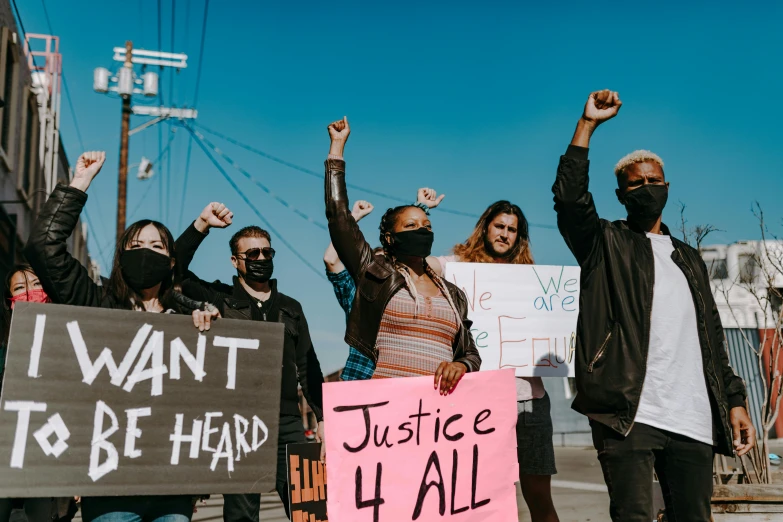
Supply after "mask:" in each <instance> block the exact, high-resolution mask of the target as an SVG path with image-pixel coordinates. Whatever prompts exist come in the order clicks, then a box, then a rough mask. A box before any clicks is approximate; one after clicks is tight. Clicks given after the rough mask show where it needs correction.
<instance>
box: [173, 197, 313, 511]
mask: <svg viewBox="0 0 783 522" xmlns="http://www.w3.org/2000/svg"><path fill="white" fill-rule="evenodd" d="M232 218H233V214H232V213H231V212H230V211H229V210H228V209H227V208H226V207H225V205H223V204H222V203H210V204H209V205H207V207H206V208H204V210H203V211H202V212H201V215H200V216H199V217H198V219H197V220H196V221H195V222H194V223H193V224H192V225H191V226H189V227H188V228H187V230H185V232H183V233H182V235H181V236H180V237H179V239H177V243H176V256H177V260H176V261H177V266H179V267H180V270H182V291H183V293H184V294H185V295H186V296H188V297H190V298H191V299H196V300H198V301H202V302H208V303H213V304H214V305H215V306H216V307H217V309H218V311H219V312H220V316H221V317H225V318H228V319H243V320H249V321H273V322H280V323H284V324H285V345H284V350H283V368H282V372H283V375H282V383H281V387H282V389H281V396H280V431H279V435H278V453H277V483H276V489H277V493H278V495H280V499H281V500H282V501H283V505H284V506H285V509H286V513H287V514H288V482H287V480H286V477H287V473H286V449H285V448H286V445H287V444H294V443H299V442H305V436H304V426H303V425H302V416H301V413H300V411H299V394H298V387H299V386H301V388H302V394H303V395H304V397H305V399H306V400H307V403H308V404H309V405H310V408H311V409H312V410H313V413H315V416H316V419H317V420H318V429H317V432H316V439H317V440H318V441H319V442H321V441H323V433H324V431H323V430H324V426H323V411H322V407H323V406H322V404H323V403H322V392H321V385H322V384H323V382H324V378H323V374H322V373H321V366H320V364H319V362H318V358H317V357H316V354H315V350H314V348H313V345H312V341H311V339H310V332H309V330H308V328H307V320H306V319H305V315H304V312H303V311H302V306H301V305H300V304H299V302H298V301H296V300H295V299H292V298H290V297H288V296H287V295H285V294H283V293H280V292H279V291H278V289H277V280H276V279H272V273H273V271H274V257H275V250H274V249H273V248H272V244H271V238H270V236H269V233H268V232H267V231H266V230H263V229H262V228H259V227H257V226H249V227H245V228H243V229H241V230H239V231H238V232H237V233H236V234H234V235H233V236H232V237H231V240H230V241H229V246H230V248H231V263H232V265H233V266H234V268H235V269H236V271H237V275H236V276H234V278H233V284H231V285H228V284H224V283H221V282H220V281H215V282H214V283H208V282H206V281H204V280H202V279H200V278H198V277H197V276H196V275H195V274H193V273H192V272H190V271H189V270H188V266H189V265H190V262H191V260H192V259H193V256H194V255H195V253H196V250H197V249H198V247H199V245H200V244H201V242H202V241H203V240H204V238H206V236H207V234H208V233H209V229H210V228H225V227H227V226H229V225H230V224H231V221H232ZM214 316H215V317H217V312H215V314H214ZM194 321H197V322H196V327H198V328H199V329H200V330H202V331H203V330H208V329H209V327H210V324H209V323H210V320H209V318H206V319H203V318H201V319H195V320H194ZM323 448H324V445H323V444H322V446H321V459H322V460H323V458H324V450H323ZM223 498H224V504H223V519H224V520H226V521H228V522H258V519H259V510H260V503H261V499H260V495H259V494H257V493H256V494H247V495H223Z"/></svg>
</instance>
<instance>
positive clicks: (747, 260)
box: [739, 254, 759, 284]
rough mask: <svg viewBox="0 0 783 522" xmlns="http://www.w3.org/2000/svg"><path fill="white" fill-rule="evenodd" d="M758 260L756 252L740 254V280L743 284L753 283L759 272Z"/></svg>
mask: <svg viewBox="0 0 783 522" xmlns="http://www.w3.org/2000/svg"><path fill="white" fill-rule="evenodd" d="M758 266H759V264H758V260H757V259H756V256H755V255H754V254H740V255H739V280H740V283H743V284H752V283H753V282H754V281H755V280H756V273H757V272H758Z"/></svg>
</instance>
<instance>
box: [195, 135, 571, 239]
mask: <svg viewBox="0 0 783 522" xmlns="http://www.w3.org/2000/svg"><path fill="white" fill-rule="evenodd" d="M194 123H195V125H197V126H198V127H199V128H200V129H202V130H203V131H204V132H207V133H209V134H212V135H213V136H217V137H218V138H222V139H224V140H226V141H228V142H229V143H233V144H234V145H236V146H238V147H241V148H243V149H245V150H247V151H249V152H252V153H254V154H258V155H259V156H262V157H264V158H266V159H268V160H271V161H274V162H275V163H279V164H280V165H284V166H286V167H289V168H291V169H293V170H296V171H299V172H302V173H304V174H307V175H308V176H312V177H314V178H317V179H319V180H323V178H324V175H323V173H318V172H316V171H314V170H311V169H308V168H305V167H302V166H299V165H296V164H295V163H291V162H289V161H286V160H284V159H281V158H278V157H277V156H273V155H271V154H269V153H267V152H264V151H262V150H260V149H257V148H255V147H253V146H251V145H247V144H245V143H242V142H240V141H238V140H235V139H234V138H232V137H230V136H226V135H225V134H222V133H220V132H217V131H215V130H212V129H209V128H207V127H205V126H204V125H201V124H200V123H197V122H194ZM346 186H347V187H348V188H351V189H354V190H359V191H361V192H366V193H367V194H372V195H374V196H379V197H382V198H386V199H389V200H391V201H396V202H398V203H403V204H405V203H410V200H408V199H404V198H400V197H398V196H394V195H392V194H387V193H385V192H380V191H378V190H373V189H371V188H367V187H362V186H360V185H354V184H353V183H346ZM438 211H439V212H444V213H446V214H453V215H456V216H464V217H470V218H479V217H481V216H480V215H479V214H475V213H473V212H464V211H462V210H454V209H450V208H444V207H442V206H439V207H438ZM528 226H530V227H534V228H545V229H549V230H557V227H556V226H554V225H545V224H541V223H528Z"/></svg>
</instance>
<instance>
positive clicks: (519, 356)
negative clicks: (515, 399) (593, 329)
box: [445, 263, 580, 377]
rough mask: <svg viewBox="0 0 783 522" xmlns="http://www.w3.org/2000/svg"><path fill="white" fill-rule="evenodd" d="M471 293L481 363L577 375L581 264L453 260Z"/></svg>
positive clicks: (529, 372) (455, 276)
mask: <svg viewBox="0 0 783 522" xmlns="http://www.w3.org/2000/svg"><path fill="white" fill-rule="evenodd" d="M445 270H446V272H445V273H446V279H447V280H449V281H451V282H452V283H454V284H455V285H457V286H458V287H459V288H461V289H462V290H463V291H464V292H465V295H466V296H467V298H468V316H469V317H470V319H471V320H472V321H473V327H472V328H471V332H472V333H473V338H474V339H475V341H476V347H477V348H478V350H479V353H480V354H481V369H482V370H495V369H498V368H514V369H515V371H516V375H518V376H522V377H531V376H540V377H573V376H574V349H575V346H576V344H575V343H576V320H577V317H578V316H579V275H580V272H579V267H577V266H548V265H505V264H493V263H447V264H446V269H445Z"/></svg>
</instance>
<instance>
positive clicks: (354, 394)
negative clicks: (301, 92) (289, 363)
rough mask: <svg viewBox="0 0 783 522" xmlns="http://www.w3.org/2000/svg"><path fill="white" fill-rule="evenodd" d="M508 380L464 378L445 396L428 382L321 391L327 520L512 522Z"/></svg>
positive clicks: (512, 420) (357, 384)
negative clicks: (325, 430) (325, 434)
mask: <svg viewBox="0 0 783 522" xmlns="http://www.w3.org/2000/svg"><path fill="white" fill-rule="evenodd" d="M513 376H514V374H513V372H512V371H510V370H502V371H495V372H477V373H469V374H467V375H465V376H464V378H463V379H462V382H461V383H460V385H459V387H458V388H457V389H456V390H455V391H454V393H452V394H449V395H448V396H442V395H440V394H439V393H435V392H433V390H432V389H431V388H430V385H431V382H432V381H429V380H428V379H429V378H428V377H410V378H404V379H378V380H372V381H352V382H340V383H328V384H325V385H324V415H325V416H326V420H328V421H329V422H328V423H327V425H328V426H329V440H328V441H326V443H327V444H328V445H329V448H328V451H329V455H330V457H329V476H330V477H332V482H331V483H330V485H329V488H330V489H329V493H328V496H327V503H328V511H329V516H330V517H331V519H332V520H349V521H351V522H398V521H401V520H411V521H417V520H418V521H430V520H444V521H446V520H454V521H463V522H468V521H477V520H493V521H494V522H511V521H516V520H517V503H516V487H515V485H514V483H515V482H516V481H517V479H518V466H517V459H516V451H515V448H516V429H515V427H516V418H517V408H516V388H515V384H514V378H513ZM335 477H337V478H336V479H335Z"/></svg>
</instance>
